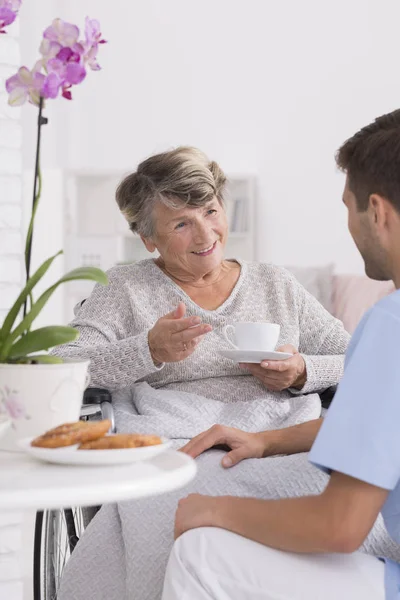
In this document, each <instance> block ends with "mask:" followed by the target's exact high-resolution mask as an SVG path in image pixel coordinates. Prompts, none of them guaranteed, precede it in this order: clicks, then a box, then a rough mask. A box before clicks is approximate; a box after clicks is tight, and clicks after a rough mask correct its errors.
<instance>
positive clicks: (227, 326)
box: [222, 325, 238, 350]
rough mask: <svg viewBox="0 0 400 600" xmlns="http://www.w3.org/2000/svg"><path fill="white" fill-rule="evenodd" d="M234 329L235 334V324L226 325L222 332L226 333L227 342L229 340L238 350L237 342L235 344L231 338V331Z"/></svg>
mask: <svg viewBox="0 0 400 600" xmlns="http://www.w3.org/2000/svg"><path fill="white" fill-rule="evenodd" d="M231 330H232V331H233V334H235V328H234V326H233V325H225V327H224V328H223V330H222V333H223V334H224V338H225V339H226V341H227V342H229V344H230V345H231V346H233V348H235V350H238V347H237V346H236V344H234V343H233V342H232V340H230V339H229V332H230V331H231Z"/></svg>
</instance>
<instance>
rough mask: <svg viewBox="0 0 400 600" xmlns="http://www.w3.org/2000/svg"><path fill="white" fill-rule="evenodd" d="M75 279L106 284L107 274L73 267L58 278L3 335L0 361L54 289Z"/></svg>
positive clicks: (94, 269)
mask: <svg viewBox="0 0 400 600" xmlns="http://www.w3.org/2000/svg"><path fill="white" fill-rule="evenodd" d="M76 279H89V280H92V281H97V282H98V283H101V284H102V285H106V284H107V283H108V279H107V275H106V274H105V273H104V272H103V271H102V270H101V269H97V268H96V267H80V268H78V269H73V270H72V271H70V272H69V273H67V274H66V275H64V276H63V277H61V279H59V280H58V281H57V282H56V283H55V284H54V285H52V286H51V287H50V288H48V289H47V290H46V291H45V292H43V294H42V295H41V296H40V297H39V298H38V300H37V301H36V302H35V304H34V305H33V306H32V309H31V310H30V311H29V313H28V314H27V315H26V317H25V318H24V319H23V320H22V321H21V323H20V324H19V325H18V326H17V327H16V328H15V329H14V331H12V332H11V333H10V334H9V335H8V337H3V342H2V346H1V348H0V362H4V361H5V360H6V359H7V357H8V353H9V351H10V348H11V346H12V343H13V342H14V340H16V339H17V338H19V337H20V336H21V335H23V333H24V332H25V331H27V330H28V329H29V327H30V326H31V323H32V321H34V319H36V317H37V316H38V314H39V313H40V311H41V310H42V308H43V307H44V305H45V304H46V302H47V301H48V299H49V298H50V297H51V296H52V294H53V293H54V291H55V290H56V289H57V288H58V286H59V285H61V284H62V283H65V282H67V281H74V280H76Z"/></svg>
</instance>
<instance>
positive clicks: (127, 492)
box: [0, 450, 196, 510]
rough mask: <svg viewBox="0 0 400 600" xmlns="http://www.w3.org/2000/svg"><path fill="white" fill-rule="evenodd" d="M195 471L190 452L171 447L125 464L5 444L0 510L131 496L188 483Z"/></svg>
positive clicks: (0, 464)
mask: <svg viewBox="0 0 400 600" xmlns="http://www.w3.org/2000/svg"><path fill="white" fill-rule="evenodd" d="M195 474H196V463H195V461H194V460H193V459H192V458H190V457H189V456H188V455H187V454H183V453H182V452H177V451H175V450H166V451H165V452H163V453H161V454H158V455H157V456H155V457H154V458H151V459H148V460H146V461H143V462H135V463H132V464H130V465H120V466H111V465H109V466H96V467H92V466H90V467H89V466H79V467H78V466H76V465H74V466H69V465H55V464H50V463H44V462H39V461H38V460H35V459H34V458H31V457H30V456H28V455H26V454H25V453H20V452H8V451H4V450H0V510H7V509H11V510H20V509H27V508H34V509H37V510H43V509H46V508H65V507H70V506H92V505H98V504H104V503H106V502H119V501H122V500H132V499H134V498H143V497H144V496H153V495H156V494H162V493H165V492H170V491H171V490H175V489H177V488H179V487H183V486H184V485H186V483H188V482H189V481H190V480H191V479H193V477H194V476H195Z"/></svg>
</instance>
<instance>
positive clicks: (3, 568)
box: [0, 25, 23, 600]
mask: <svg viewBox="0 0 400 600" xmlns="http://www.w3.org/2000/svg"><path fill="white" fill-rule="evenodd" d="M19 60H20V55H19V42H18V25H16V26H13V27H12V28H11V31H10V33H7V34H6V35H2V36H0V325H1V323H2V322H3V319H4V317H5V315H6V313H7V309H9V308H10V306H11V305H12V304H13V303H14V301H15V299H16V296H17V295H18V293H19V291H20V289H21V285H22V282H23V255H22V252H21V250H22V148H21V138H22V131H21V129H22V127H21V111H20V109H17V108H11V107H9V106H8V105H7V94H6V93H5V90H4V83H5V79H6V78H7V77H9V76H10V75H12V74H13V73H14V72H15V71H16V69H17V68H18V66H19ZM21 521H22V515H21V514H19V513H7V512H5V513H0V598H7V600H22V597H23V584H22V573H21V570H22V569H21V563H22V559H21Z"/></svg>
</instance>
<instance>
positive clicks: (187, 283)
mask: <svg viewBox="0 0 400 600" xmlns="http://www.w3.org/2000/svg"><path fill="white" fill-rule="evenodd" d="M154 262H155V263H156V265H157V266H158V267H159V268H160V269H161V270H162V271H163V273H165V274H166V275H167V276H168V277H170V279H172V280H173V281H175V282H176V283H177V284H178V285H180V286H183V285H184V286H188V287H195V288H206V287H210V286H211V285H215V284H217V283H219V282H220V281H222V280H223V279H225V277H227V276H228V275H229V274H230V273H231V272H232V267H230V266H229V267H228V266H227V265H225V268H226V271H225V272H223V273H222V275H219V276H218V277H217V279H214V280H213V281H211V282H210V283H201V284H196V283H193V282H192V281H185V280H184V279H179V277H176V275H173V274H172V273H170V272H169V271H168V269H167V268H166V266H165V264H164V263H163V262H161V261H160V260H159V259H157V258H156V259H155V261H154ZM223 270H224V263H222V267H221V271H223Z"/></svg>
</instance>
